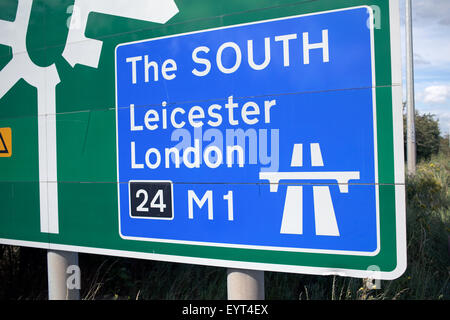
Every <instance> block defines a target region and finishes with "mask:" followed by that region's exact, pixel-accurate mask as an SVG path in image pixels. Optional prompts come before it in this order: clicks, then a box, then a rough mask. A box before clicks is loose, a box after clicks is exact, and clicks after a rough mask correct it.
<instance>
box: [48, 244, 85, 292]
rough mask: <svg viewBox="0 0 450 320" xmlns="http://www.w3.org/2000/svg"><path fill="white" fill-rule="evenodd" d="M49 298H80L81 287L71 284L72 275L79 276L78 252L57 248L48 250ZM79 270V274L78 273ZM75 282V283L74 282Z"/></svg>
mask: <svg viewBox="0 0 450 320" xmlns="http://www.w3.org/2000/svg"><path fill="white" fill-rule="evenodd" d="M73 267H75V268H73ZM47 269H48V299H49V300H79V299H80V287H79V282H78V285H75V286H73V285H69V286H68V284H70V283H72V282H71V279H70V278H71V277H78V281H79V276H80V275H79V267H78V253H77V252H66V251H57V250H48V251H47ZM76 272H78V274H76ZM72 284H73V283H72Z"/></svg>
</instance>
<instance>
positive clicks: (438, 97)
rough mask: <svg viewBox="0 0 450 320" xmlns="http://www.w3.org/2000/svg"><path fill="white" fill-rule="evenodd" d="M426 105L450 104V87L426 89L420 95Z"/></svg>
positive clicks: (434, 86) (430, 87)
mask: <svg viewBox="0 0 450 320" xmlns="http://www.w3.org/2000/svg"><path fill="white" fill-rule="evenodd" d="M419 99H420V100H422V101H423V102H424V103H433V104H444V103H446V102H449V103H450V85H432V86H428V87H426V88H425V89H424V90H423V92H422V93H421V94H420V95H419Z"/></svg>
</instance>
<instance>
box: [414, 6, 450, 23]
mask: <svg viewBox="0 0 450 320" xmlns="http://www.w3.org/2000/svg"><path fill="white" fill-rule="evenodd" d="M412 8H413V19H415V20H416V21H417V22H419V23H421V22H423V23H429V22H434V23H436V22H437V23H438V24H440V25H443V26H449V25H450V19H449V16H450V1H449V0H433V1H429V0H428V1H423V0H422V1H412Z"/></svg>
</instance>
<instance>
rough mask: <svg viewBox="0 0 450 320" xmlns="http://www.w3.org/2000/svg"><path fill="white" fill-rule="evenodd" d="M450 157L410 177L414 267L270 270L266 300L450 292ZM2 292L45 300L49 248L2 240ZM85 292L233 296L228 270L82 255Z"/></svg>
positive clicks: (439, 296)
mask: <svg viewBox="0 0 450 320" xmlns="http://www.w3.org/2000/svg"><path fill="white" fill-rule="evenodd" d="M449 186H450V156H449V154H448V153H446V154H443V153H441V154H439V155H435V156H433V157H432V158H431V159H430V160H428V161H423V162H421V163H419V164H418V166H417V172H416V175H414V176H412V177H407V180H406V191H407V192H406V194H407V239H408V246H407V250H408V267H407V270H406V272H405V273H404V274H403V275H402V276H401V277H400V278H398V279H396V280H392V281H381V288H379V289H377V290H374V289H367V287H366V286H364V285H363V284H364V280H362V279H355V278H344V277H336V276H312V275H299V274H287V273H277V272H265V294H266V299H282V300H284V299H289V300H297V299H301V300H368V299H380V300H381V299H389V300H391V299H433V300H448V299H450V284H449V280H450V276H449V274H450V269H449V265H450V258H449V233H450V190H449ZM0 257H1V259H0V299H13V300H17V299H37V300H41V299H46V298H47V278H46V276H45V275H46V251H45V250H40V249H32V248H25V247H13V246H0ZM79 264H80V267H81V270H82V284H81V297H82V298H83V299H89V300H93V299H131V300H135V299H138V300H141V299H143V300H150V299H167V300H169V299H190V300H195V299H226V297H227V288H226V269H225V268H216V267H207V266H194V265H188V264H177V263H167V262H158V261H145V260H136V259H128V258H118V257H107V256H99V255H87V254H79Z"/></svg>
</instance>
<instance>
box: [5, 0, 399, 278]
mask: <svg viewBox="0 0 450 320" xmlns="http://www.w3.org/2000/svg"><path fill="white" fill-rule="evenodd" d="M400 66H401V56H400V22H399V4H398V1H397V0H389V1H385V0H366V1H357V0H317V1H294V0H279V1H266V0H258V1H256V0H247V1H213V2H211V1H206V0H193V1H189V2H183V1H178V0H134V1H131V2H130V1H123V0H75V1H73V0H72V1H44V0H0V243H3V244H11V245H19V246H30V247H38V248H47V249H55V250H65V251H75V252H86V253H94V254H106V255H115V256H124V257H134V258H142V259H152V260H162V261H171V262H182V263H192V264H203V265H212V266H221V267H233V268H244V269H255V270H268V271H281V272H295V273H308V274H321V275H328V274H338V275H343V276H351V277H372V278H381V279H394V278H396V277H398V276H400V275H401V274H402V273H403V272H404V270H405V268H406V231H405V183H404V159H403V129H402V125H403V121H402V104H401V71H400Z"/></svg>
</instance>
